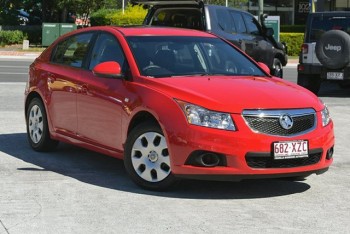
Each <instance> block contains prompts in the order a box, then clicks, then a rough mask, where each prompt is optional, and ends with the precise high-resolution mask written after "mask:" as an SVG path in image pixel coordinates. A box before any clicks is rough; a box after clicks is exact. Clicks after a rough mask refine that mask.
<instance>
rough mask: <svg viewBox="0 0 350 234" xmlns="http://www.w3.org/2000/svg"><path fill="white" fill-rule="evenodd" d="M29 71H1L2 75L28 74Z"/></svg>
mask: <svg viewBox="0 0 350 234" xmlns="http://www.w3.org/2000/svg"><path fill="white" fill-rule="evenodd" d="M27 74H28V72H27V73H26V72H24V73H23V72H0V75H27Z"/></svg>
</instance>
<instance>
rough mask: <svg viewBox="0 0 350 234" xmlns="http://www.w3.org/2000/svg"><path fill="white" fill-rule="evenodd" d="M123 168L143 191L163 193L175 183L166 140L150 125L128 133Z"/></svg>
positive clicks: (147, 124) (150, 123) (156, 127)
mask: <svg viewBox="0 0 350 234" xmlns="http://www.w3.org/2000/svg"><path fill="white" fill-rule="evenodd" d="M124 165H125V168H126V171H127V172H128V173H129V175H130V177H131V179H132V180H133V181H134V182H135V183H136V184H137V185H139V186H141V187H143V188H145V189H150V190H165V189H167V188H169V187H170V186H171V185H173V184H174V182H175V178H174V176H173V174H172V173H171V165H170V155H169V151H168V145H167V143H166V139H165V137H164V135H163V133H162V130H161V129H160V127H159V126H158V125H157V124H155V123H153V122H146V123H142V124H140V125H138V126H137V127H136V128H134V129H133V130H131V132H130V134H129V136H128V138H127V141H126V145H125V153H124Z"/></svg>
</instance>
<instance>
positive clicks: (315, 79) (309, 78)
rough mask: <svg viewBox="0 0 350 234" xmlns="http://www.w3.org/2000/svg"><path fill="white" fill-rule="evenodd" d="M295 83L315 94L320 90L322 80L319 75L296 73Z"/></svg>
mask: <svg viewBox="0 0 350 234" xmlns="http://www.w3.org/2000/svg"><path fill="white" fill-rule="evenodd" d="M297 83H298V85H300V86H302V87H304V88H306V89H308V90H310V91H311V92H313V93H314V94H316V95H317V93H318V92H319V91H320V87H321V83H322V80H321V77H320V76H319V75H306V74H298V81H297Z"/></svg>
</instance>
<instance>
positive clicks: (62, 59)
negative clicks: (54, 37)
mask: <svg viewBox="0 0 350 234" xmlns="http://www.w3.org/2000/svg"><path fill="white" fill-rule="evenodd" d="M92 35H93V33H84V34H79V35H74V36H72V37H70V38H68V39H66V40H64V41H62V42H60V43H58V44H57V46H56V49H55V52H54V55H53V56H52V60H51V61H52V62H54V63H58V64H64V65H68V66H72V67H82V65H83V61H84V58H85V57H86V55H87V53H88V46H89V43H90V40H91V38H92Z"/></svg>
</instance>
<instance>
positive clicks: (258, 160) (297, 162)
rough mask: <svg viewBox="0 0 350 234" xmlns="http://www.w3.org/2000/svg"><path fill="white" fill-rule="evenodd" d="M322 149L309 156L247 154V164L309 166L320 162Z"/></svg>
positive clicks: (257, 166)
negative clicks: (285, 156)
mask: <svg viewBox="0 0 350 234" xmlns="http://www.w3.org/2000/svg"><path fill="white" fill-rule="evenodd" d="M321 157H322V151H321V152H315V153H312V154H309V157H307V158H293V159H274V158H273V157H272V156H270V155H269V156H263V157H262V156H260V155H258V156H255V155H254V154H248V155H247V156H246V162H247V165H248V166H249V167H251V168H291V167H301V166H308V165H313V164H316V163H318V162H319V161H320V160H321Z"/></svg>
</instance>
